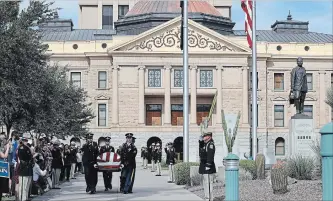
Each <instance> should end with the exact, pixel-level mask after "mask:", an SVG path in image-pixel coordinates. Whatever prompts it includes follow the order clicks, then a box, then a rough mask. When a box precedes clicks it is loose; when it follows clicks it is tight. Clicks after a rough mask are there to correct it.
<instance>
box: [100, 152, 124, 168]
mask: <svg viewBox="0 0 333 201" xmlns="http://www.w3.org/2000/svg"><path fill="white" fill-rule="evenodd" d="M97 165H98V169H99V170H101V171H104V170H106V171H119V170H120V165H121V163H120V156H119V155H118V154H117V153H114V152H105V153H103V154H101V155H100V156H98V157H97Z"/></svg>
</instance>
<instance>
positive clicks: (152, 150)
mask: <svg viewBox="0 0 333 201" xmlns="http://www.w3.org/2000/svg"><path fill="white" fill-rule="evenodd" d="M150 150H151V152H150V156H151V172H155V168H156V167H155V158H156V157H155V155H156V154H155V153H156V152H155V150H156V147H155V143H152V144H151V145H150Z"/></svg>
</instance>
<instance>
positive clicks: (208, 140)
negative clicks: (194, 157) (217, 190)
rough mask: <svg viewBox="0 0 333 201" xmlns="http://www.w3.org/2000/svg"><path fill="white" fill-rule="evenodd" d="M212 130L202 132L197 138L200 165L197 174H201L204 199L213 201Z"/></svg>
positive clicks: (214, 171) (213, 151)
mask: <svg viewBox="0 0 333 201" xmlns="http://www.w3.org/2000/svg"><path fill="white" fill-rule="evenodd" d="M212 135H213V134H212V132H204V134H203V136H202V137H200V139H199V150H200V166H199V174H202V175H203V185H204V192H205V200H206V201H213V176H212V175H213V174H215V173H216V167H215V163H214V156H215V145H214V141H213V138H212Z"/></svg>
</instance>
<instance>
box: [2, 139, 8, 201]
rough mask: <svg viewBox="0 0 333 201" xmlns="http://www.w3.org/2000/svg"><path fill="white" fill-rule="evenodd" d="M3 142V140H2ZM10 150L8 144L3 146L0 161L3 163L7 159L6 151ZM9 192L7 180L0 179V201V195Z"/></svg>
mask: <svg viewBox="0 0 333 201" xmlns="http://www.w3.org/2000/svg"><path fill="white" fill-rule="evenodd" d="M4 140H5V139H4ZM9 149H10V144H9V143H7V144H6V145H5V149H4V152H2V151H0V160H1V161H4V160H6V159H7V157H8V151H9ZM8 192H9V178H5V177H0V201H1V200H2V194H3V193H8Z"/></svg>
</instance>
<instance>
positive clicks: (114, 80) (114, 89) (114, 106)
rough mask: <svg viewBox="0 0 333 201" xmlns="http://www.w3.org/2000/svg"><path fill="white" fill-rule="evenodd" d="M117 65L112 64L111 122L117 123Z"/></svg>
mask: <svg viewBox="0 0 333 201" xmlns="http://www.w3.org/2000/svg"><path fill="white" fill-rule="evenodd" d="M118 70H119V67H118V66H113V69H112V124H113V125H119V122H118V115H119V112H118V108H119V106H118V99H119V97H118Z"/></svg>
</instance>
